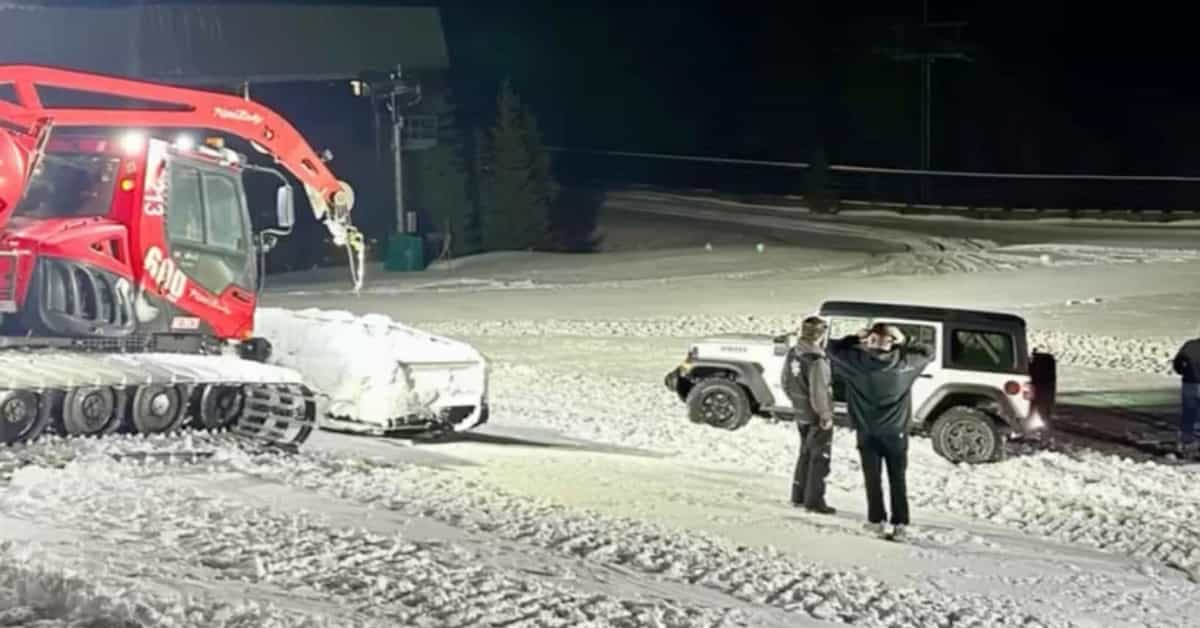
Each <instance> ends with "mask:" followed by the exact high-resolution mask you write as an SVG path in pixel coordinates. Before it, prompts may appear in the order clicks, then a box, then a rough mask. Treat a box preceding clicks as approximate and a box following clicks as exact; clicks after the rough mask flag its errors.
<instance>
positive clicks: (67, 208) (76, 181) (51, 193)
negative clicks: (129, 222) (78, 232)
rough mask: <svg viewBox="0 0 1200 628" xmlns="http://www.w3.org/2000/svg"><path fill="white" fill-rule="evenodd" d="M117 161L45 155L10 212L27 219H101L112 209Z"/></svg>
mask: <svg viewBox="0 0 1200 628" xmlns="http://www.w3.org/2000/svg"><path fill="white" fill-rule="evenodd" d="M119 164H120V159H119V158H117V157H112V156H110V155H101V154H97V153H46V154H45V155H43V156H42V159H41V160H40V161H39V162H38V166H37V168H36V169H35V170H34V171H33V176H32V177H31V178H30V179H29V185H28V187H27V188H26V190H25V196H23V197H22V198H21V202H20V203H18V204H17V207H16V208H15V209H14V210H13V215H14V216H24V217H26V218H82V217H86V216H104V215H106V214H108V212H109V209H110V208H111V207H112V199H113V189H114V186H115V184H116V175H117V167H118V165H119Z"/></svg>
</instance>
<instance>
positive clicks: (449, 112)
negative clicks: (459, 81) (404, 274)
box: [411, 98, 480, 255]
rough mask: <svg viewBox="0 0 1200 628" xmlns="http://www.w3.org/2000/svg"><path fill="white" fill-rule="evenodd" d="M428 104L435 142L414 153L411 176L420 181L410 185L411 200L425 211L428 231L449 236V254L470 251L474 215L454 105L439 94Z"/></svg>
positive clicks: (475, 234) (475, 236) (474, 243)
mask: <svg viewBox="0 0 1200 628" xmlns="http://www.w3.org/2000/svg"><path fill="white" fill-rule="evenodd" d="M432 104H433V111H434V112H435V113H436V114H437V116H438V143H437V145H436V146H434V147H433V148H430V149H428V150H424V151H420V152H418V153H415V154H414V155H415V159H414V160H413V161H415V162H416V163H415V164H414V166H415V168H414V169H415V170H416V171H417V172H415V173H414V175H415V176H414V177H413V178H414V179H416V181H419V183H420V184H419V185H418V186H413V187H412V188H411V189H413V192H414V198H413V199H412V201H411V202H413V203H414V205H413V206H414V207H419V208H421V209H422V210H424V211H425V212H426V215H427V216H428V218H429V221H430V222H431V223H432V224H430V225H429V227H430V229H431V230H432V231H436V232H439V233H443V234H444V235H447V236H448V237H449V238H450V248H451V252H452V254H454V255H465V254H469V253H474V252H476V251H478V250H479V246H480V243H479V225H478V216H477V212H476V208H475V202H474V199H473V198H472V194H471V190H470V183H469V179H470V177H469V174H468V172H467V163H466V160H465V159H464V150H465V145H464V142H463V138H462V134H461V133H460V131H459V128H458V124H457V120H456V119H455V116H454V112H455V108H454V107H453V105H451V104H450V102H449V101H448V100H446V99H443V98H439V99H438V100H437V102H435V103H432ZM447 228H448V229H449V230H448V231H447Z"/></svg>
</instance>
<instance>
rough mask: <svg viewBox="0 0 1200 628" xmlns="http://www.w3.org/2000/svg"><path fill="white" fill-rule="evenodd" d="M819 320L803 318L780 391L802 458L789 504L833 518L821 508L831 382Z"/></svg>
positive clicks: (828, 450) (826, 469)
mask: <svg viewBox="0 0 1200 628" xmlns="http://www.w3.org/2000/svg"><path fill="white" fill-rule="evenodd" d="M826 329H828V326H827V325H826V323H825V321H824V320H821V318H820V317H817V316H810V317H808V318H806V319H804V322H803V323H802V324H801V328H800V338H799V340H798V341H797V342H796V346H794V347H792V349H791V350H790V351H789V352H788V356H787V362H786V364H785V365H784V369H783V390H784V392H786V393H787V395H788V398H789V399H790V400H791V402H792V408H793V411H794V413H795V417H796V427H797V428H798V429H799V430H800V456H799V458H798V459H797V460H796V471H795V475H794V476H793V477H792V505H793V506H803V507H804V508H805V509H806V510H808V511H809V512H815V513H819V514H823V515H831V514H834V513H836V512H837V509H835V508H833V507H831V506H830V505H829V504H827V503H825V478H826V477H827V476H828V475H829V461H830V456H831V455H832V451H833V383H832V378H831V377H830V366H829V358H828V357H827V356H826V355H825V350H824V348H823V345H824V344H825V330H826Z"/></svg>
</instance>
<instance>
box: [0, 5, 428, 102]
mask: <svg viewBox="0 0 1200 628" xmlns="http://www.w3.org/2000/svg"><path fill="white" fill-rule="evenodd" d="M0 63H32V64H39V65H53V66H64V67H70V68H72V69H80V70H86V71H90V72H97V73H103V74H115V75H121V76H128V77H132V78H142V79H149V80H156V81H165V82H175V83H226V84H228V83H231V82H242V81H249V82H253V83H263V82H283V81H293V80H326V79H342V78H348V77H352V76H355V75H357V74H359V73H360V72H363V71H368V70H376V71H379V70H391V69H393V68H395V66H396V65H401V66H402V67H403V68H404V69H405V70H406V71H407V70H413V71H421V70H426V71H428V70H444V69H446V68H448V67H449V65H450V63H449V55H448V53H447V50H446V39H445V35H444V33H443V31H442V19H441V13H440V11H438V9H436V8H431V7H388V6H369V5H354V4H349V3H347V4H337V3H333V2H331V3H329V4H301V5H281V4H270V3H264V2H258V3H255V2H247V3H243V2H238V3H232V2H230V3H221V4H216V3H211V4H145V3H140V4H132V5H116V6H112V5H110V6H107V7H94V6H93V7H78V6H75V7H64V6H48V5H36V4H33V3H29V2H5V1H4V0H0Z"/></svg>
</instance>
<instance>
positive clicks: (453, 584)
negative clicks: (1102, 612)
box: [0, 438, 1073, 627]
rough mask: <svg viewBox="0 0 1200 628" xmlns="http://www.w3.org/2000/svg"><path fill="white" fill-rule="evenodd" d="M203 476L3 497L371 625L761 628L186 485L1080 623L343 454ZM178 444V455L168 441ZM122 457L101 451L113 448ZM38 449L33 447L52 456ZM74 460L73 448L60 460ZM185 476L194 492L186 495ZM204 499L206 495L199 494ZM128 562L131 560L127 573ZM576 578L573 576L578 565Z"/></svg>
mask: <svg viewBox="0 0 1200 628" xmlns="http://www.w3.org/2000/svg"><path fill="white" fill-rule="evenodd" d="M195 440H196V442H195V444H194V445H192V446H190V447H186V448H184V449H188V448H194V447H199V448H201V449H205V450H209V451H212V452H214V455H213V457H212V459H211V460H210V461H209V462H206V463H204V464H202V465H201V466H200V468H195V467H194V466H193V465H187V464H179V463H171V462H168V463H154V464H150V465H145V464H137V463H134V462H131V461H125V462H118V461H114V460H111V459H110V457H97V456H89V455H84V456H82V457H81V458H80V459H78V460H76V461H74V462H69V463H67V464H66V465H65V466H64V467H63V468H62V469H60V470H56V471H40V470H37V469H36V468H32V467H25V468H23V469H22V470H19V471H18V472H17V473H16V475H15V477H14V480H15V484H16V486H14V487H11V488H10V489H8V490H6V491H5V492H4V493H3V494H0V510H2V511H3V512H5V513H7V515H8V516H10V517H19V518H22V519H26V520H29V521H41V522H47V523H50V522H53V525H55V526H61V527H71V528H76V529H79V530H81V531H83V532H84V533H85V534H87V535H88V536H89V538H93V539H120V540H121V546H122V547H123V548H124V550H123V552H122V553H123V554H125V555H134V556H140V557H151V556H152V557H157V562H156V563H155V564H154V565H150V564H144V565H143V566H142V569H143V573H141V574H139V577H140V578H141V579H146V580H151V581H153V580H155V579H158V578H166V577H168V575H169V574H178V573H190V572H196V571H200V570H210V571H211V570H215V571H216V572H217V573H216V575H215V576H210V578H212V577H215V578H217V579H227V580H230V581H231V584H234V585H236V586H237V587H244V588H246V589H247V590H250V591H254V590H255V589H258V588H263V587H268V586H269V587H271V588H272V589H277V590H286V591H289V592H293V593H299V592H301V591H305V592H309V593H310V595H311V596H312V598H313V599H314V600H317V601H319V600H322V599H331V598H332V599H336V600H338V601H339V603H340V604H344V605H345V607H346V610H347V611H348V612H352V613H353V614H354V615H355V617H358V618H364V619H371V620H379V621H384V620H386V621H389V622H399V623H402V624H406V625H416V626H425V625H428V626H435V625H437V626H444V625H495V626H502V625H527V626H560V625H561V626H567V625H570V626H586V625H597V626H599V625H604V626H726V625H730V626H732V625H762V624H761V623H756V622H755V621H754V620H753V619H752V618H751V617H749V616H748V615H747V613H749V612H750V611H749V610H746V609H745V608H743V609H735V608H727V607H725V608H722V607H696V606H690V605H684V604H680V603H673V602H671V601H668V600H663V599H661V598H658V597H641V598H631V599H613V598H610V597H607V596H603V595H596V594H590V593H587V592H584V591H575V590H573V589H572V587H571V586H570V582H569V581H567V583H566V584H560V582H562V581H564V580H566V579H565V578H563V577H562V574H555V573H553V572H554V571H555V569H554V566H553V565H550V566H549V567H548V569H547V571H548V572H550V573H547V574H545V576H544V577H538V576H537V575H535V574H530V573H525V572H520V573H518V572H514V571H512V570H509V569H506V568H504V567H498V566H492V565H489V564H488V561H487V560H483V559H482V557H481V556H478V555H475V554H473V553H472V551H471V550H470V549H467V548H464V547H463V546H462V545H460V544H459V543H455V542H447V543H439V544H436V545H433V546H429V545H424V544H421V543H414V542H410V541H407V540H406V539H405V538H403V537H402V536H392V537H387V536H381V535H375V534H370V533H364V532H362V531H359V530H354V529H346V528H335V527H331V526H330V525H329V524H327V523H325V522H323V521H322V518H321V517H320V516H319V515H309V514H306V513H295V512H292V513H281V512H278V511H276V510H268V509H265V508H254V507H249V506H247V505H245V504H242V503H239V502H236V501H232V500H230V499H226V498H223V497H221V496H220V495H215V494H212V493H209V492H208V491H207V490H206V489H204V488H202V487H203V486H204V485H203V484H196V483H190V484H189V483H188V482H187V476H188V475H189V474H191V475H194V474H196V473H198V472H203V473H206V474H213V473H234V474H237V475H238V476H240V477H242V478H251V479H254V480H257V481H259V482H267V483H273V484H275V485H287V486H292V487H296V488H303V489H305V490H307V491H310V492H312V493H316V494H321V495H326V496H329V497H331V498H337V499H342V500H349V501H352V502H355V503H359V504H363V505H369V506H370V507H372V508H375V509H379V510H387V511H390V512H398V513H401V514H403V515H405V516H407V517H414V518H416V517H421V518H430V519H434V520H437V521H440V522H443V523H445V524H448V525H451V526H453V527H455V528H457V529H460V530H463V531H465V532H466V533H468V534H471V535H478V536H482V537H485V538H489V539H492V540H493V542H496V543H499V542H503V543H515V544H517V546H519V547H525V548H528V550H527V551H544V552H549V553H550V554H551V555H555V556H558V557H560V559H562V560H564V561H580V560H581V561H584V562H585V563H589V564H598V565H606V566H608V567H609V568H611V569H614V570H617V571H618V572H619V571H622V570H624V571H629V572H633V573H636V574H642V575H643V576H644V577H652V578H654V579H657V580H661V581H663V582H667V583H676V584H678V585H683V586H688V587H694V588H699V589H704V590H709V591H712V592H713V593H714V594H719V595H724V596H728V597H729V598H732V599H735V600H740V601H741V602H743V603H744V604H746V605H748V606H747V607H746V608H749V609H753V608H755V607H762V608H766V609H776V610H777V611H783V612H786V613H788V614H792V615H793V616H795V618H796V619H798V620H805V619H806V618H808V619H815V620H830V621H835V622H844V623H852V624H855V625H862V626H916V625H920V626H980V627H982V626H1068V625H1073V624H1071V622H1069V621H1068V620H1067V619H1066V618H1065V617H1058V618H1047V617H1040V616H1034V615H1031V614H1030V613H1029V612H1028V611H1027V610H1026V609H1025V606H1024V605H1023V604H1022V601H1020V600H1013V599H1005V598H1001V597H998V596H986V597H985V596H978V595H959V594H953V593H946V592H943V591H939V590H937V589H935V588H894V587H889V586H888V585H886V584H884V583H882V582H879V581H877V580H875V579H873V578H870V577H867V576H863V575H860V574H855V573H848V572H838V571H831V570H828V569H824V568H821V567H820V566H818V565H813V564H808V563H806V562H804V561H801V560H798V559H796V558H794V557H790V556H787V555H784V554H782V553H780V552H777V551H772V550H767V549H752V548H737V547H731V546H730V545H729V544H727V543H725V542H723V541H721V540H720V539H717V538H714V537H711V536H710V535H706V534H701V533H696V532H691V531H685V530H672V529H665V528H662V527H659V526H655V525H650V524H647V523H644V522H640V521H632V520H627V519H620V518H613V517H604V516H600V515H597V514H594V513H589V512H586V511H577V510H571V509H568V508H565V507H562V506H559V505H555V504H552V503H548V502H545V501H541V500H534V499H529V498H524V497H518V496H514V495H510V494H506V493H504V492H502V491H498V490H496V489H495V488H494V487H491V486H487V485H486V484H482V483H480V482H478V481H474V480H471V479H468V478H465V477H464V476H463V475H461V474H458V473H453V472H448V471H439V470H434V469H430V468H427V467H416V466H411V465H387V466H384V465H380V464H372V463H370V462H366V461H362V460H356V459H349V458H343V457H338V456H332V455H317V454H307V455H297V456H278V455H254V454H251V453H248V452H246V451H244V450H241V449H239V448H236V447H234V446H232V445H231V444H230V443H229V442H228V441H227V440H225V439H221V438H215V439H209V438H196V439H195ZM163 442H165V443H168V446H174V445H171V444H170V443H169V441H165V440H164V441H163ZM109 447H113V446H111V445H107V444H106V445H101V446H100V448H101V449H107V448H109ZM36 448H37V445H34V446H33V447H31V448H30V450H31V451H30V452H28V453H31V454H32V455H34V456H36V451H34V450H36ZM60 451H61V449H60ZM173 479H178V482H176V481H173ZM198 487H201V488H198ZM116 560H119V558H117V559H116ZM568 564H569V563H568Z"/></svg>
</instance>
